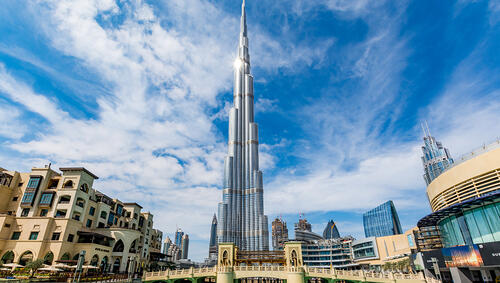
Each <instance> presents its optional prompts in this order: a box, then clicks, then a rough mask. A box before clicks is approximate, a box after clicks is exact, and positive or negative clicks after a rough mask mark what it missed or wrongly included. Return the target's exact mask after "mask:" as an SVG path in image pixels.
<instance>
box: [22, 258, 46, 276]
mask: <svg viewBox="0 0 500 283" xmlns="http://www.w3.org/2000/svg"><path fill="white" fill-rule="evenodd" d="M42 266H43V260H42V259H37V260H34V261H30V262H28V263H27V264H26V267H25V269H27V270H29V271H30V278H31V277H33V275H35V272H36V271H37V270H38V269H39V268H41V267H42Z"/></svg>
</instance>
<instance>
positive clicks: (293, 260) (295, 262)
mask: <svg viewBox="0 0 500 283" xmlns="http://www.w3.org/2000/svg"><path fill="white" fill-rule="evenodd" d="M298 264H299V262H298V259H297V252H296V251H295V250H292V253H291V257H290V265H291V266H293V267H297V266H298Z"/></svg>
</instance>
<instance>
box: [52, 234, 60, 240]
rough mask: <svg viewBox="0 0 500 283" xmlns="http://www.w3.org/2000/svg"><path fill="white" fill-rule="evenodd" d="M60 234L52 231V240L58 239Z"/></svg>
mask: <svg viewBox="0 0 500 283" xmlns="http://www.w3.org/2000/svg"><path fill="white" fill-rule="evenodd" d="M60 236H61V233H58V232H56V233H52V241H59V237H60Z"/></svg>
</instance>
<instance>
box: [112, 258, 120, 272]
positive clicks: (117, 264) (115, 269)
mask: <svg viewBox="0 0 500 283" xmlns="http://www.w3.org/2000/svg"><path fill="white" fill-rule="evenodd" d="M118 272H120V258H116V259H115V262H114V263H113V273H118Z"/></svg>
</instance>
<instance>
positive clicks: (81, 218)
mask: <svg viewBox="0 0 500 283" xmlns="http://www.w3.org/2000/svg"><path fill="white" fill-rule="evenodd" d="M60 171H61V172H62V173H59V172H56V171H54V170H52V169H51V168H50V165H49V166H45V168H32V170H31V172H26V173H20V172H16V171H8V170H5V169H0V184H1V185H0V196H1V197H0V199H1V201H0V239H1V240H0V254H1V257H0V261H1V262H2V263H8V262H17V263H19V262H20V263H22V264H25V263H26V262H27V261H29V260H33V259H43V260H44V262H45V264H54V263H55V262H64V263H68V264H74V263H76V259H77V258H78V254H79V253H80V251H82V250H85V251H86V255H85V261H86V264H90V265H94V266H97V267H99V268H100V269H101V270H102V271H104V272H106V271H107V272H113V273H119V272H126V271H127V272H128V271H142V270H144V269H147V268H148V267H149V263H150V252H151V250H153V251H155V250H156V248H157V245H155V241H156V239H154V237H157V235H158V233H161V232H160V231H157V232H154V229H153V215H152V214H150V213H148V212H142V207H141V206H140V205H138V204H136V203H124V202H121V201H120V200H118V199H112V198H110V197H108V196H106V195H105V194H103V193H101V192H99V191H97V190H95V189H93V184H94V180H96V179H98V177H97V176H95V175H94V174H92V173H91V172H90V171H88V170H86V169H85V168H81V167H78V168H60ZM155 233H156V234H155ZM155 235H156V236H155ZM151 244H153V246H151Z"/></svg>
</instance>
